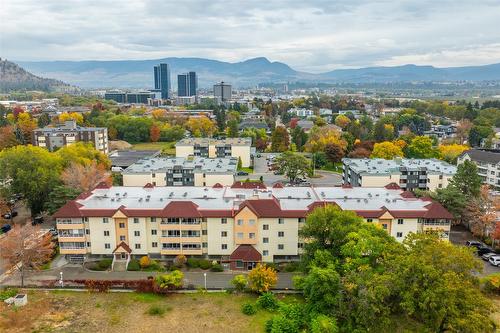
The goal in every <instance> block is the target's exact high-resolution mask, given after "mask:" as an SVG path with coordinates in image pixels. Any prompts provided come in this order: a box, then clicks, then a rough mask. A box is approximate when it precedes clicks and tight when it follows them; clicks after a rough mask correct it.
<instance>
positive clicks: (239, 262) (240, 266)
mask: <svg viewBox="0 0 500 333" xmlns="http://www.w3.org/2000/svg"><path fill="white" fill-rule="evenodd" d="M236 268H243V261H241V260H237V261H236Z"/></svg>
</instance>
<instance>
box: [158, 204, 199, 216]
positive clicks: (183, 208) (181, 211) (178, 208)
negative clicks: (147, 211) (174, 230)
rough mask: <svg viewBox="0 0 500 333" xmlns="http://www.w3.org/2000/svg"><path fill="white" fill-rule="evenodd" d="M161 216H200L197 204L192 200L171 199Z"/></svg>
mask: <svg viewBox="0 0 500 333" xmlns="http://www.w3.org/2000/svg"><path fill="white" fill-rule="evenodd" d="M162 215H163V216H172V217H173V216H175V217H185V218H188V217H201V214H200V212H199V211H198V205H196V204H195V203H193V202H192V201H171V202H170V203H169V204H168V205H167V206H165V208H163V211H162Z"/></svg>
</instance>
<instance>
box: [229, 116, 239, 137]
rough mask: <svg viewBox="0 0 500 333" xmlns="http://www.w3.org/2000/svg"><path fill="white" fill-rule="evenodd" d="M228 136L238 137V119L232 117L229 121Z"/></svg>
mask: <svg viewBox="0 0 500 333" xmlns="http://www.w3.org/2000/svg"><path fill="white" fill-rule="evenodd" d="M227 136H228V137H230V138H237V137H238V121H237V120H235V119H231V120H229V121H228V122H227Z"/></svg>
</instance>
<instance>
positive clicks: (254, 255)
mask: <svg viewBox="0 0 500 333" xmlns="http://www.w3.org/2000/svg"><path fill="white" fill-rule="evenodd" d="M229 259H231V260H242V261H261V260H262V255H261V254H260V253H259V251H257V250H256V249H255V248H254V247H253V246H252V245H248V244H242V245H240V246H238V247H237V248H236V249H235V250H234V251H233V253H231V255H230V256H229Z"/></svg>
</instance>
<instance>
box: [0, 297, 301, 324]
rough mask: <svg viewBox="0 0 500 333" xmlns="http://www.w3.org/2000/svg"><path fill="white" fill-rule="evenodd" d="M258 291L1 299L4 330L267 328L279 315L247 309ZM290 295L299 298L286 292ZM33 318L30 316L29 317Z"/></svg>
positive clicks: (0, 310)
mask: <svg viewBox="0 0 500 333" xmlns="http://www.w3.org/2000/svg"><path fill="white" fill-rule="evenodd" d="M255 299H256V298H255V296H253V295H235V294H233V295H230V294H226V293H215V294H214V293H209V294H207V293H195V294H174V295H168V296H158V295H153V294H138V293H89V292H70V291H55V292H54V291H52V292H48V291H30V292H29V293H28V305H27V306H25V307H23V308H18V309H13V308H7V307H6V306H5V305H4V304H0V332H4V333H9V332H16V333H18V332H39V333H41V332H75V333H76V332H110V333H112V332H120V333H122V332H161V331H166V330H169V331H170V330H172V331H175V332H204V333H208V332H225V333H229V332H240V333H244V332H263V331H264V325H265V322H266V321H267V320H268V319H269V318H271V317H272V316H273V314H272V313H269V312H267V311H264V310H260V311H259V312H258V313H257V314H256V315H253V316H246V315H244V314H242V313H241V310H240V308H241V305H242V304H243V303H245V302H248V301H252V302H253V301H255ZM284 301H296V298H295V297H294V296H286V297H285V299H284ZM27 318H30V319H29V320H27Z"/></svg>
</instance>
